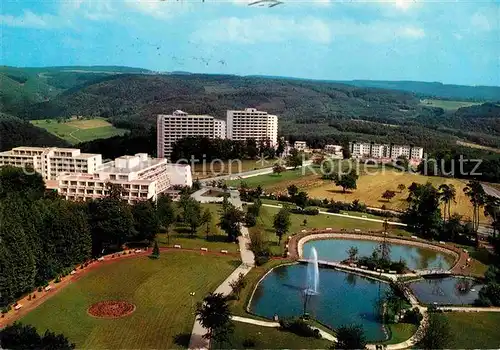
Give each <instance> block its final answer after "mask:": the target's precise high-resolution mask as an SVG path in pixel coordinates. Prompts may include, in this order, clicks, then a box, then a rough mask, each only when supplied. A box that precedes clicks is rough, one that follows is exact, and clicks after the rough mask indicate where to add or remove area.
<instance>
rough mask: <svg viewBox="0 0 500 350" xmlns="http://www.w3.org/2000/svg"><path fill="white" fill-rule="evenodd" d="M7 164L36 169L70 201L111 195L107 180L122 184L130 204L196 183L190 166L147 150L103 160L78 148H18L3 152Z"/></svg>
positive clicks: (2, 159) (2, 163)
mask: <svg viewBox="0 0 500 350" xmlns="http://www.w3.org/2000/svg"><path fill="white" fill-rule="evenodd" d="M5 165H11V166H16V167H27V166H29V167H30V168H33V169H34V170H35V171H36V172H38V173H40V174H41V175H42V176H43V178H44V179H45V181H46V184H47V187H48V188H52V189H54V190H57V192H58V193H59V194H60V195H61V196H63V197H64V198H66V199H68V200H88V199H97V198H102V197H104V196H106V195H107V194H108V189H107V184H108V183H111V184H116V185H120V186H121V187H122V189H123V192H122V198H123V199H125V200H127V201H128V202H129V203H135V202H137V201H139V200H146V199H152V200H156V199H157V197H158V195H159V194H160V193H163V192H165V191H166V190H167V189H169V188H171V187H172V186H175V185H178V186H192V184H193V180H192V176H191V167H190V166H189V165H186V164H169V163H168V161H167V160H166V159H159V158H151V157H149V156H148V155H147V154H146V153H137V154H135V155H133V156H121V157H118V158H116V159H115V160H114V161H110V162H106V163H102V156H101V155H100V154H86V153H80V150H79V149H72V148H41V147H17V148H14V149H12V150H10V151H7V152H1V153H0V166H5Z"/></svg>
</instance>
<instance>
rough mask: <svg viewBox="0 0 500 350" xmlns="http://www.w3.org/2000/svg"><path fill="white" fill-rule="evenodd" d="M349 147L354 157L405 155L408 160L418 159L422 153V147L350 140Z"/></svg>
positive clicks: (387, 157)
mask: <svg viewBox="0 0 500 350" xmlns="http://www.w3.org/2000/svg"><path fill="white" fill-rule="evenodd" d="M349 147H350V150H351V155H352V157H354V158H376V159H396V158H398V157H406V158H407V159H409V160H414V161H420V160H421V159H422V157H423V155H424V149H423V148H422V147H414V146H410V145H394V144H376V143H356V142H351V143H350V144H349Z"/></svg>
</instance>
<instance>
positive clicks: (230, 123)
mask: <svg viewBox="0 0 500 350" xmlns="http://www.w3.org/2000/svg"><path fill="white" fill-rule="evenodd" d="M227 138H229V139H231V140H236V141H245V140H247V139H255V140H256V141H267V140H269V141H270V143H271V145H272V146H275V145H277V143H278V117H277V116H276V115H273V114H268V113H267V112H263V111H258V110H256V109H255V108H245V110H242V111H241V110H240V111H236V110H229V111H227Z"/></svg>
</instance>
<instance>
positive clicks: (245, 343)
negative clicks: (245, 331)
mask: <svg viewBox="0 0 500 350" xmlns="http://www.w3.org/2000/svg"><path fill="white" fill-rule="evenodd" d="M242 345H243V347H244V348H245V349H248V348H254V347H255V340H254V339H251V338H246V339H245V340H243V343H242Z"/></svg>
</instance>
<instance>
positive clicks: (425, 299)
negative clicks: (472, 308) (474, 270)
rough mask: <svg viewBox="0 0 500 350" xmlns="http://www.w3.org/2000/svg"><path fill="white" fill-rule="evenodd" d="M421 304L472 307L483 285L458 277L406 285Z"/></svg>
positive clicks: (426, 280)
mask: <svg viewBox="0 0 500 350" xmlns="http://www.w3.org/2000/svg"><path fill="white" fill-rule="evenodd" d="M408 286H409V287H410V289H411V290H412V291H413V294H415V296H416V297H417V299H418V300H419V301H420V302H421V303H423V304H438V305H472V304H473V303H474V300H476V299H477V298H478V294H479V291H480V290H481V288H483V286H484V285H483V284H480V283H478V282H477V281H475V280H473V279H470V278H464V277H458V276H451V277H443V278H426V279H423V280H419V281H416V282H411V283H409V285H408Z"/></svg>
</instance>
